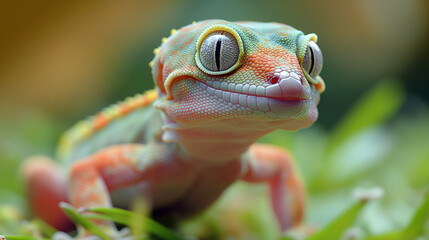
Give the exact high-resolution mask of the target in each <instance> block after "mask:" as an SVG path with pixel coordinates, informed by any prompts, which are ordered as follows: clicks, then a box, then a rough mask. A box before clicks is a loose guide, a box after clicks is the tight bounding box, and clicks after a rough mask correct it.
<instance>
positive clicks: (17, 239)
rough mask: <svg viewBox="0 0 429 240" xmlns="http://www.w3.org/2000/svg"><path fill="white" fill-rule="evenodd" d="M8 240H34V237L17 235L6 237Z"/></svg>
mask: <svg viewBox="0 0 429 240" xmlns="http://www.w3.org/2000/svg"><path fill="white" fill-rule="evenodd" d="M5 237H6V240H34V239H35V238H34V237H32V236H16V235H5ZM41 240H49V239H47V238H41Z"/></svg>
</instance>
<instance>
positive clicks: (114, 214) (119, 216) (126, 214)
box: [88, 207, 183, 240]
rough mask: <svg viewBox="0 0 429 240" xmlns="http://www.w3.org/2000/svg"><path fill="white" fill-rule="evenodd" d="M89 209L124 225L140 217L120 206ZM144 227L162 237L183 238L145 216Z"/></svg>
mask: <svg viewBox="0 0 429 240" xmlns="http://www.w3.org/2000/svg"><path fill="white" fill-rule="evenodd" d="M88 211H91V212H94V213H99V214H102V215H103V216H107V217H110V219H111V220H112V221H114V222H117V223H121V224H124V225H127V226H129V225H130V224H132V221H133V219H138V218H137V216H136V214H135V213H133V212H130V211H127V210H123V209H119V208H99V207H94V208H89V209H88ZM141 220H142V222H141V224H142V225H143V228H144V229H147V231H148V232H149V233H152V234H154V235H156V236H158V237H161V238H162V239H173V240H183V238H182V237H181V236H179V235H178V234H176V233H174V232H173V231H171V230H170V229H168V228H166V227H164V226H163V225H161V224H159V223H158V222H156V221H154V220H152V219H150V218H146V217H143V218H141Z"/></svg>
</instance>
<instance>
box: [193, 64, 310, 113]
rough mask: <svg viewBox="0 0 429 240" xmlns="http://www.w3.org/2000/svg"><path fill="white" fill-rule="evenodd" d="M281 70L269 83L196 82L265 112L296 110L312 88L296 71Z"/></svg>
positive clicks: (225, 98) (227, 99) (214, 93)
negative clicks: (258, 84)
mask: <svg viewBox="0 0 429 240" xmlns="http://www.w3.org/2000/svg"><path fill="white" fill-rule="evenodd" d="M286 73H287V74H286ZM281 74H282V75H280V77H279V79H278V82H276V83H274V84H271V85H268V86H256V85H250V84H234V83H226V82H219V81H206V82H200V81H197V85H198V86H199V87H200V88H201V89H202V90H204V91H206V92H207V93H208V94H209V95H211V96H216V97H217V98H219V99H222V100H223V101H225V102H227V103H231V104H238V105H240V106H241V107H249V108H251V109H253V110H257V111H262V112H265V113H269V112H274V113H278V114H282V115H293V114H299V113H301V110H302V109H303V108H304V106H305V105H307V104H306V103H308V102H310V98H311V89H310V88H309V87H305V86H304V85H303V84H302V83H301V80H300V79H299V77H298V75H297V74H295V73H288V72H285V73H284V72H282V73H281Z"/></svg>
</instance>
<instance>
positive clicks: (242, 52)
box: [153, 20, 325, 131]
mask: <svg viewBox="0 0 429 240" xmlns="http://www.w3.org/2000/svg"><path fill="white" fill-rule="evenodd" d="M316 41H317V36H316V35H315V34H308V35H304V34H303V33H302V32H301V31H298V30H296V29H294V28H292V27H290V26H287V25H283V24H279V23H257V22H227V21H222V20H208V21H203V22H199V23H194V24H191V25H188V26H186V27H183V28H182V29H180V30H178V31H173V34H172V35H171V36H170V37H169V38H168V39H166V40H165V41H164V43H163V44H162V45H161V47H160V48H159V49H157V50H156V56H155V58H154V60H153V76H154V81H155V83H156V85H157V88H158V92H159V98H158V100H157V102H156V103H155V107H157V108H158V109H160V110H162V111H163V112H164V113H165V115H166V116H167V117H168V118H169V119H170V120H172V121H174V122H177V123H180V124H182V125H187V126H200V125H205V126H207V125H212V126H217V127H218V126H222V127H231V129H232V128H246V129H252V128H254V129H256V128H257V129H263V130H265V131H271V130H274V129H286V130H296V129H299V128H304V127H308V126H310V125H311V124H312V123H313V122H314V121H315V120H316V119H317V116H318V111H317V104H318V102H319V96H320V93H321V92H323V90H324V87H325V85H324V82H323V80H322V78H321V77H320V76H319V74H320V71H321V69H322V65H323V58H322V54H321V51H320V49H319V47H318V46H317V44H316Z"/></svg>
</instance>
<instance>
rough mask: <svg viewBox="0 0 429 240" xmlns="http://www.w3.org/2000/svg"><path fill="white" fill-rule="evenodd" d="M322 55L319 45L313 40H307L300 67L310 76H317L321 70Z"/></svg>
mask: <svg viewBox="0 0 429 240" xmlns="http://www.w3.org/2000/svg"><path fill="white" fill-rule="evenodd" d="M322 66H323V56H322V51H321V50H320V48H319V46H317V44H316V43H315V42H314V41H309V42H308V44H307V50H306V52H305V55H304V59H303V60H302V68H303V69H304V70H305V71H307V73H308V74H309V75H310V76H311V77H312V78H315V77H317V76H318V75H319V74H320V72H321V71H322Z"/></svg>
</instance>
